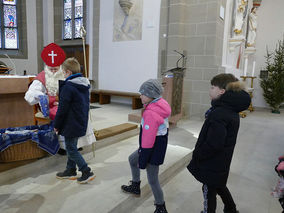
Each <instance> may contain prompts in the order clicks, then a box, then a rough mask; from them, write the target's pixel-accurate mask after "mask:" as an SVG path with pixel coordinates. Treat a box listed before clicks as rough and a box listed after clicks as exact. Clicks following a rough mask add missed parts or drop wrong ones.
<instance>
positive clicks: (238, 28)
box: [234, 0, 248, 36]
mask: <svg viewBox="0 0 284 213" xmlns="http://www.w3.org/2000/svg"><path fill="white" fill-rule="evenodd" d="M247 4H248V0H237V11H236V18H235V26H234V33H235V35H237V36H239V35H241V34H242V32H243V24H244V18H245V16H246V7H247Z"/></svg>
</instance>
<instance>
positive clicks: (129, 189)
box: [121, 181, 141, 197]
mask: <svg viewBox="0 0 284 213" xmlns="http://www.w3.org/2000/svg"><path fill="white" fill-rule="evenodd" d="M140 183H141V181H139V182H133V181H130V185H128V186H126V185H122V186H121V189H122V191H123V192H125V193H130V194H133V195H134V196H137V197H139V196H140V194H141V190H140Z"/></svg>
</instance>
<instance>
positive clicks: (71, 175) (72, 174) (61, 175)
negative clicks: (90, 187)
mask: <svg viewBox="0 0 284 213" xmlns="http://www.w3.org/2000/svg"><path fill="white" fill-rule="evenodd" d="M56 177H57V178H58V179H69V180H76V179H77V172H76V169H66V170H65V171H64V172H58V173H57V174H56Z"/></svg>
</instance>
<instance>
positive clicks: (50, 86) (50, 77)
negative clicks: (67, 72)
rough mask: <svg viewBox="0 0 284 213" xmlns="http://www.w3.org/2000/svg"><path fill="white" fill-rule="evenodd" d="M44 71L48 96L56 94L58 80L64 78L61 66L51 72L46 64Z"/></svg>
mask: <svg viewBox="0 0 284 213" xmlns="http://www.w3.org/2000/svg"><path fill="white" fill-rule="evenodd" d="M44 71H45V87H46V89H47V93H48V95H50V96H56V95H57V92H58V88H59V83H58V81H59V80H65V78H64V74H63V71H62V68H61V66H60V69H59V70H58V71H57V72H56V73H53V72H51V71H50V70H49V69H48V67H47V66H45V68H44Z"/></svg>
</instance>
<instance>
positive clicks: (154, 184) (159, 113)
mask: <svg viewBox="0 0 284 213" xmlns="http://www.w3.org/2000/svg"><path fill="white" fill-rule="evenodd" d="M139 92H140V93H141V96H140V98H141V101H142V103H143V104H144V110H143V114H142V120H141V127H140V135H139V149H138V150H136V151H135V152H133V153H132V154H131V155H130V156H129V158H128V160H129V164H130V168H131V173H132V180H131V181H130V185H122V186H121V189H122V191H123V192H125V193H130V194H133V195H135V196H140V193H141V191H140V183H141V181H140V169H146V171H147V177H148V182H149V185H150V186H151V189H152V192H153V195H154V198H155V205H156V210H155V212H154V213H166V212H167V210H166V206H165V201H164V196H163V191H162V189H161V186H160V183H159V179H158V176H159V165H161V164H163V162H164V159H165V154H166V150H167V144H168V128H169V122H168V117H169V116H170V114H171V107H170V106H169V104H168V103H167V101H166V100H164V99H163V98H162V97H161V95H162V93H163V87H162V85H161V84H160V83H159V81H158V80H156V79H150V80H148V81H146V82H144V83H143V84H142V85H141V87H140V89H139Z"/></svg>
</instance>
